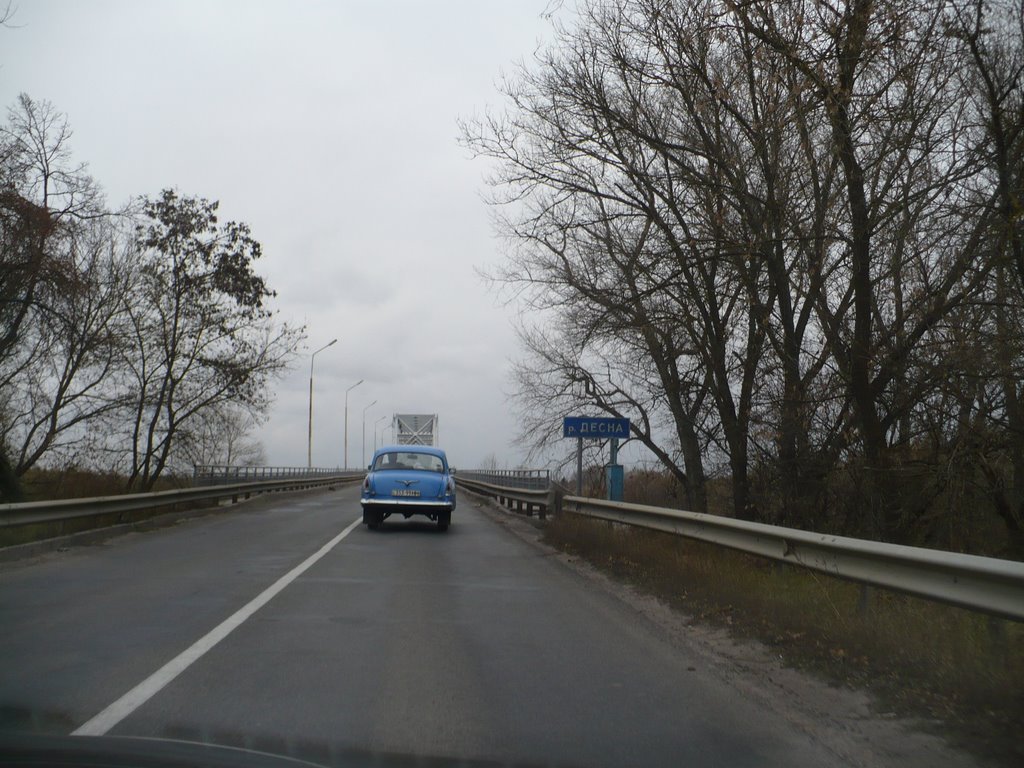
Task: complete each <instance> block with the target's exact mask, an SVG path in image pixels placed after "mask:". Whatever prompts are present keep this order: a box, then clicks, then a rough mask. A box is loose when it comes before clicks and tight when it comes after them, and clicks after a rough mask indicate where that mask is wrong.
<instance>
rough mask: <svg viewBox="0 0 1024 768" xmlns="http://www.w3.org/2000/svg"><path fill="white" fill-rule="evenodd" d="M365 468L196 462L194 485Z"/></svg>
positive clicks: (329, 474)
mask: <svg viewBox="0 0 1024 768" xmlns="http://www.w3.org/2000/svg"><path fill="white" fill-rule="evenodd" d="M365 474H366V472H365V471H364V470H342V469H324V468H322V467H235V466H230V465H221V464H196V465H195V466H194V467H193V468H192V485H222V484H224V483H245V482H249V481H257V480H280V479H285V478H304V477H337V476H349V475H359V476H360V477H362V476H363V475H365Z"/></svg>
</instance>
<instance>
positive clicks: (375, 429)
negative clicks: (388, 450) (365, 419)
mask: <svg viewBox="0 0 1024 768" xmlns="http://www.w3.org/2000/svg"><path fill="white" fill-rule="evenodd" d="M387 417H388V415H387V414H386V413H385V414H384V415H383V416H381V417H380V418H379V419H377V421H375V422H374V423H373V450H375V451H376V450H377V425H378V424H380V423H381V422H382V421H384V419H386V418H387ZM383 438H384V436H383V435H381V442H382V443H383V442H384V439H383Z"/></svg>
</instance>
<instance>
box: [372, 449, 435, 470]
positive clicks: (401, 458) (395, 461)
mask: <svg viewBox="0 0 1024 768" xmlns="http://www.w3.org/2000/svg"><path fill="white" fill-rule="evenodd" d="M389 469H406V470H408V469H419V470H423V471H425V472H444V462H443V461H441V457H440V456H435V455H433V454H431V453H417V452H415V451H389V452H388V453H382V454H381V455H380V456H378V457H377V458H376V460H375V461H374V462H373V471H374V472H380V471H386V470H389Z"/></svg>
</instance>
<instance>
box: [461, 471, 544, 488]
mask: <svg viewBox="0 0 1024 768" xmlns="http://www.w3.org/2000/svg"><path fill="white" fill-rule="evenodd" d="M455 476H456V478H457V479H458V478H463V477H464V478H466V479H468V480H476V481H479V482H482V483H491V484H492V485H496V486H502V487H506V488H529V489H533V490H547V488H548V486H549V485H550V484H551V472H550V471H549V470H547V469H467V470H462V469H460V470H459V471H458V472H457V473H456V475H455Z"/></svg>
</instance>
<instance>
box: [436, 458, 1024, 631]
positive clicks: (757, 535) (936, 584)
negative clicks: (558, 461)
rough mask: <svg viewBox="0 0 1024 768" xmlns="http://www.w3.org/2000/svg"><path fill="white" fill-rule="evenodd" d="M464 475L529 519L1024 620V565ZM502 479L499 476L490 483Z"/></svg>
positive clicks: (470, 484) (471, 486) (472, 486)
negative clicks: (534, 512) (630, 531)
mask: <svg viewBox="0 0 1024 768" xmlns="http://www.w3.org/2000/svg"><path fill="white" fill-rule="evenodd" d="M480 474H483V473H460V474H458V475H456V478H457V480H456V482H457V483H458V484H459V485H460V486H463V487H465V488H466V489H467V490H470V491H473V492H474V493H480V494H482V495H485V496H489V497H491V498H494V499H497V500H498V501H499V502H500V503H503V504H505V505H506V506H509V507H510V508H511V507H512V506H513V504H515V505H517V506H518V508H519V509H520V510H522V508H523V505H525V506H526V511H527V514H531V508H533V507H536V508H537V509H538V510H539V512H540V517H541V518H544V517H545V513H546V512H547V510H548V509H551V510H556V511H561V510H565V511H568V512H574V513H576V514H580V515H585V516H587V517H593V518H597V519H600V520H608V521H611V522H615V523H622V524H625V525H632V526H637V527H640V528H649V529H652V530H656V531H664V532H666V533H672V534H675V535H677V536H685V537H687V538H691V539H698V540H700V541H706V542H710V543H712V544H718V545H721V546H724V547H729V548H731V549H736V550H739V551H741V552H748V553H750V554H753V555H758V556H760V557H765V558H768V559H770V560H774V561H776V562H781V563H790V564H792V565H799V566H802V567H804V568H809V569H811V570H813V571H818V572H820V573H824V574H827V575H829V576H834V577H837V578H841V579H846V580H848V581H853V582H856V583H859V584H861V585H864V586H873V587H881V588H884V589H891V590H895V591H897V592H904V593H907V594H911V595H916V596H918V597H923V598H925V599H928V600H933V601H935V602H940V603H946V604H949V605H955V606H958V607H961V608H966V609H969V610H973V611H978V612H981V613H986V614H989V615H991V616H997V617H1000V618H1004V619H1011V620H1013V621H1024V563H1021V562H1015V561H1012V560H1000V559H998V558H994V557H978V556H976V555H964V554H960V553H957V552H944V551H941V550H937V549H925V548H923V547H908V546H903V545H899V544H888V543H885V542H880V541H868V540H865V539H854V538H849V537H846V536H833V535H829V534H823V533H814V532H813V531H803V530H798V529H796V528H784V527H781V526H774V525H766V524H764V523H751V522H746V521H743V520H735V519H733V518H729V517H720V516H718V515H708V514H702V513H699V512H687V511H684V510H678V509H668V508H666V507H653V506H648V505H644V504H627V503H624V502H615V501H604V500H601V499H589V498H584V497H580V496H569V495H565V496H563V495H562V494H563V491H562V489H561V487H560V486H558V485H557V484H555V483H548V487H547V489H545V490H541V489H539V488H538V489H525V488H517V487H510V486H503V485H501V484H500V483H497V482H488V481H482V480H479V479H477V477H478V476H479V475H480ZM490 479H492V480H499V479H501V478H500V476H494V477H492V478H490Z"/></svg>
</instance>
